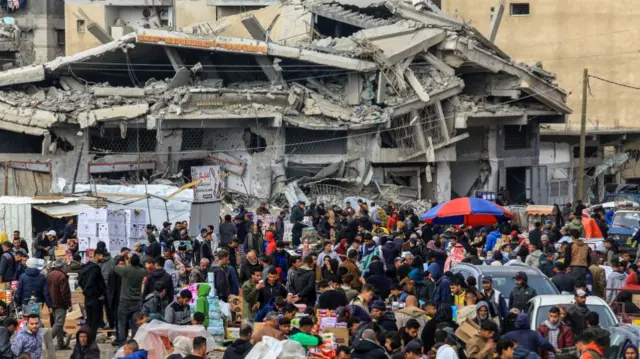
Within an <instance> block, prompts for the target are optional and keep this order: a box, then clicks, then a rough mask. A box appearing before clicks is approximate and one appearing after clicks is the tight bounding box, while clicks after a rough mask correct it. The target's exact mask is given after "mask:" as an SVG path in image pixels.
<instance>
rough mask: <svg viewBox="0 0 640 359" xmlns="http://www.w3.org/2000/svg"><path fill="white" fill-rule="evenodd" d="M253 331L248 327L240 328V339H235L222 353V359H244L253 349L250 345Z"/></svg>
mask: <svg viewBox="0 0 640 359" xmlns="http://www.w3.org/2000/svg"><path fill="white" fill-rule="evenodd" d="M251 334H253V329H252V328H251V326H249V325H244V326H243V327H241V328H240V338H239V339H236V340H235V341H234V342H233V343H231V345H229V346H228V347H227V349H226V350H225V351H224V355H223V356H222V359H244V358H245V357H246V356H247V354H249V352H250V351H251V349H252V348H253V345H252V344H251Z"/></svg>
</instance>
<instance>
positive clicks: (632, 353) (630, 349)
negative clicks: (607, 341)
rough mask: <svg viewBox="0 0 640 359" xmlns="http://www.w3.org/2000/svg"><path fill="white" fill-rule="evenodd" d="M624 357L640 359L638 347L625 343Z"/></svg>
mask: <svg viewBox="0 0 640 359" xmlns="http://www.w3.org/2000/svg"><path fill="white" fill-rule="evenodd" d="M624 359H638V348H637V347H636V346H635V345H633V344H627V345H625V346H624Z"/></svg>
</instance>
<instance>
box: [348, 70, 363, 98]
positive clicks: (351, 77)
mask: <svg viewBox="0 0 640 359" xmlns="http://www.w3.org/2000/svg"><path fill="white" fill-rule="evenodd" d="M362 85H363V80H362V76H360V74H359V73H357V72H349V74H348V75H347V86H346V88H345V90H346V92H347V103H348V104H349V105H358V104H360V94H361V93H362Z"/></svg>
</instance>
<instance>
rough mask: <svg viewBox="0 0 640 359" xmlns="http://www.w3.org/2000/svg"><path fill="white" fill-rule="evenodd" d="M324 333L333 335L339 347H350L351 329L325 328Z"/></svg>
mask: <svg viewBox="0 0 640 359" xmlns="http://www.w3.org/2000/svg"><path fill="white" fill-rule="evenodd" d="M322 332H323V333H332V334H333V337H334V338H335V340H336V344H338V345H349V329H347V328H324V329H323V330H322Z"/></svg>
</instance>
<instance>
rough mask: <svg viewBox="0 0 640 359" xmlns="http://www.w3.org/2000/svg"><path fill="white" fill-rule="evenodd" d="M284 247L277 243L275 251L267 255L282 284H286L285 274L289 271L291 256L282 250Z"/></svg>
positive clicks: (282, 244)
mask: <svg viewBox="0 0 640 359" xmlns="http://www.w3.org/2000/svg"><path fill="white" fill-rule="evenodd" d="M284 247H285V246H284V242H282V241H280V242H277V243H276V250H275V251H273V252H272V253H271V254H270V255H269V258H270V259H271V263H272V264H273V266H274V267H275V268H276V269H277V270H278V273H279V274H280V280H281V281H282V283H287V272H288V271H289V261H290V260H291V255H290V254H289V252H287V251H286V250H285V249H284Z"/></svg>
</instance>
